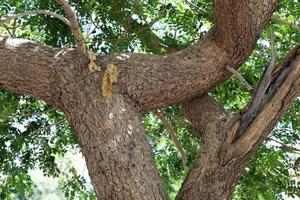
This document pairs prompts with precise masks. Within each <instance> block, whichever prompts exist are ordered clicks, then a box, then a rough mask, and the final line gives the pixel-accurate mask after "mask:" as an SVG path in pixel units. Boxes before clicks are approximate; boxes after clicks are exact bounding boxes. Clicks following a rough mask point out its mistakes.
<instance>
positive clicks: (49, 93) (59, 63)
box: [0, 37, 75, 108]
mask: <svg viewBox="0 0 300 200" xmlns="http://www.w3.org/2000/svg"><path fill="white" fill-rule="evenodd" d="M74 57H75V55H74V51H73V53H72V52H70V51H69V50H68V51H66V52H64V51H63V50H61V49H57V48H52V47H48V46H42V45H38V44H36V43H33V42H31V41H28V40H24V39H10V38H6V37H0V87H2V88H4V89H7V90H10V91H14V92H17V93H22V94H27V95H31V96H33V97H36V98H39V99H42V100H45V101H47V102H49V103H51V104H53V105H56V106H57V107H59V108H60V107H61V106H62V105H61V98H60V95H61V89H62V86H63V84H64V83H72V82H73V80H72V78H70V77H67V73H66V72H67V70H69V68H71V67H72V66H73V61H72V60H73V59H74ZM68 74H70V75H71V74H72V73H71V72H68Z"/></svg>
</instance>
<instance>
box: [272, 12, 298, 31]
mask: <svg viewBox="0 0 300 200" xmlns="http://www.w3.org/2000/svg"><path fill="white" fill-rule="evenodd" d="M271 20H272V21H274V22H277V23H279V24H283V25H287V26H289V27H291V28H294V29H296V30H297V31H300V26H299V25H297V24H294V23H291V22H289V21H287V20H284V19H281V18H279V17H278V16H276V15H273V16H272V17H271Z"/></svg>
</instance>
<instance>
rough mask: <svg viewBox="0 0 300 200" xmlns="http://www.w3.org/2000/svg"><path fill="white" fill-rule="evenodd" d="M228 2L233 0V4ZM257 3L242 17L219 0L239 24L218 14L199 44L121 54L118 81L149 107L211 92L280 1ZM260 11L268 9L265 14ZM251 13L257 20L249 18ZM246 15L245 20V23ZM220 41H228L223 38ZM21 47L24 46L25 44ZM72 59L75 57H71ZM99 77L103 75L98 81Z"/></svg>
mask: <svg viewBox="0 0 300 200" xmlns="http://www.w3.org/2000/svg"><path fill="white" fill-rule="evenodd" d="M256 1H257V2H260V1H259V0H256ZM256 1H255V2H256ZM226 2H227V1H226ZM228 2H231V1H228ZM228 2H227V4H231V3H228ZM241 2H243V1H236V2H235V3H236V4H237V5H239V4H241ZM252 3H253V2H252V1H251V3H249V5H243V6H242V7H241V5H239V7H238V8H239V9H240V10H237V12H238V13H242V15H241V16H242V18H240V16H234V17H232V16H231V15H232V13H233V12H231V9H226V8H228V5H227V4H226V6H225V7H224V8H223V9H222V5H219V3H216V11H217V12H221V13H223V14H224V13H227V14H228V15H229V16H230V18H228V19H227V18H226V19H227V20H231V21H230V22H231V23H234V25H232V24H231V25H230V24H229V25H230V26H229V25H228V23H229V22H228V21H226V20H220V19H218V18H216V20H217V23H216V26H215V27H214V28H213V29H212V30H211V31H210V32H209V33H208V35H207V36H206V37H205V38H204V39H203V40H202V41H200V42H199V43H198V44H196V45H194V46H191V47H189V48H187V49H185V50H183V51H180V52H177V53H174V54H170V55H167V56H153V55H147V56H146V55H142V54H119V55H117V54H116V55H115V58H114V60H113V62H114V64H115V66H116V67H117V68H118V71H119V72H120V73H119V76H118V78H119V79H118V83H117V84H116V85H115V87H116V88H118V90H119V91H120V92H121V93H123V94H126V95H128V96H130V97H131V98H132V99H133V100H134V101H135V102H137V103H138V104H139V106H140V107H141V108H142V110H143V111H149V110H153V109H156V108H160V107H164V106H167V105H172V104H178V103H180V102H183V101H184V100H186V99H190V98H191V97H194V96H197V95H200V94H203V93H205V92H207V91H208V90H209V89H211V88H213V87H215V86H216V85H218V84H219V83H221V82H222V81H224V80H226V79H227V78H228V77H229V76H230V73H229V72H228V71H227V70H226V67H225V66H227V65H229V66H230V67H233V68H237V67H238V64H239V63H241V62H242V61H244V60H245V59H246V58H247V56H248V55H249V54H250V52H251V51H252V49H253V48H254V45H255V42H256V39H257V37H258V35H259V34H260V31H261V30H262V28H263V26H264V24H265V23H266V21H267V20H268V18H269V17H270V16H271V15H272V12H273V11H274V9H275V7H276V3H274V2H271V1H268V2H267V3H266V5H265V4H264V6H258V5H260V4H259V3H257V4H256V6H253V5H252ZM249 10H250V11H251V12H250V11H249ZM260 13H265V14H263V15H259V14H260ZM248 15H249V17H251V19H252V20H248V19H247V18H246V17H247V16H248ZM216 17H219V16H218V15H217V16H216ZM244 18H245V19H244ZM243 20H244V22H243V23H241V21H243ZM70 21H71V19H70ZM71 24H72V23H71ZM226 25H228V26H227V27H226V29H225V28H224V29H223V28H222V27H225V26H226ZM219 26H220V28H219ZM218 30H219V31H220V32H218ZM78 31H79V30H78ZM226 32H228V33H232V34H233V35H234V36H236V37H238V38H228V37H229V35H230V34H229V35H227V34H226V38H224V37H225V36H224V34H225V33H226ZM217 33H218V34H217ZM227 36H228V37H227ZM241 38H242V41H240V40H241ZM220 41H222V42H223V43H222V44H221V43H220ZM19 48H21V47H19ZM45 48H46V47H45ZM47 48H49V47H47ZM27 50H28V49H27ZM20 51H24V50H21V49H20ZM226 52H227V53H226ZM241 52H242V53H241ZM26 54H27V53H25V56H26ZM109 58H110V57H109V56H105V55H99V56H98V59H97V60H98V61H97V62H98V63H97V64H98V65H99V66H106V64H107V63H108V62H109ZM66 62H70V63H72V62H73V61H72V60H71V59H70V60H68V61H66ZM58 65H59V63H58ZM84 68H86V66H82V69H81V70H82V71H84V70H85V69H84ZM79 71H80V70H79ZM99 78H100V77H99ZM98 81H100V79H97V80H96V81H95V82H98Z"/></svg>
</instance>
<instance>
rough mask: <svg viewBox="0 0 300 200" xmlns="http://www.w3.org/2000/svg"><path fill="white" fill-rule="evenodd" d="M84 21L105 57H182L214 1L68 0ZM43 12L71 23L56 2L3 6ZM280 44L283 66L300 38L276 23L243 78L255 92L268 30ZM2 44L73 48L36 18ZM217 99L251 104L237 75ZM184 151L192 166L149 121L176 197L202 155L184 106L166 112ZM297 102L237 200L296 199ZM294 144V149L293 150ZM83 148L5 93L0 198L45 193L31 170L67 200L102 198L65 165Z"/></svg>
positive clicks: (49, 111) (282, 12)
mask: <svg viewBox="0 0 300 200" xmlns="http://www.w3.org/2000/svg"><path fill="white" fill-rule="evenodd" d="M69 2H70V4H71V5H72V7H73V8H74V10H76V14H77V16H78V17H79V21H80V25H81V27H82V32H83V36H84V38H85V40H86V43H87V47H88V48H89V49H91V50H93V51H95V52H98V53H111V52H140V53H148V54H165V53H167V52H174V51H177V50H180V49H183V48H185V47H187V46H189V45H192V44H194V43H195V42H197V41H198V40H199V39H201V38H202V37H203V36H204V35H205V34H206V32H207V31H208V29H209V28H210V27H211V26H213V17H212V16H213V8H212V3H211V1H208V0H132V1H121V0H113V1H110V0H101V1H96V0H70V1H69ZM38 9H46V10H51V11H54V12H57V13H59V14H61V15H64V13H63V11H62V10H60V9H59V8H58V6H57V5H56V3H55V1H54V0H47V1H44V0H22V1H21V0H0V16H6V15H10V14H13V13H20V12H24V11H28V10H38ZM275 14H276V15H277V16H280V18H282V19H285V20H287V21H289V22H293V23H299V19H300V6H299V1H297V0H294V1H292V0H283V1H281V4H280V6H279V8H278V10H277V12H276V13H275ZM269 26H272V27H273V30H274V33H275V37H276V45H275V47H276V53H277V57H278V60H280V58H282V57H283V56H284V55H285V54H286V53H287V52H288V51H289V50H290V49H291V48H292V47H294V46H295V45H296V44H297V42H299V41H300V34H299V32H297V31H296V30H294V29H293V28H291V27H288V26H286V25H280V24H277V23H275V22H272V21H270V22H269V23H268V24H267V27H266V28H265V30H264V31H263V32H262V34H261V37H260V39H259V40H258V42H257V46H256V49H255V50H254V51H253V53H252V55H251V56H250V58H249V59H248V60H247V61H246V62H245V63H244V64H243V65H242V67H241V68H240V69H239V71H240V72H241V73H242V74H243V76H244V77H245V79H246V80H247V81H248V82H249V83H250V84H251V85H253V86H255V85H256V84H257V82H258V80H259V78H260V76H261V74H262V72H263V69H264V67H265V66H266V65H267V64H268V61H269V60H270V55H271V53H270V51H271V50H270V43H269V31H268V27H269ZM0 34H1V35H4V36H11V37H19V38H27V39H31V40H34V41H37V42H40V43H43V44H47V45H52V46H56V47H72V46H73V44H74V39H73V36H72V34H71V31H70V29H69V28H68V27H66V25H65V24H63V23H62V22H60V21H58V20H57V19H54V18H52V17H49V16H44V15H38V16H32V17H26V18H19V19H17V20H14V21H11V22H8V23H5V24H3V25H1V26H0ZM210 94H211V95H212V96H213V97H214V98H215V99H216V100H218V101H219V102H220V103H221V104H222V105H223V106H224V107H225V108H226V109H227V110H228V111H229V112H238V111H239V110H240V109H242V108H243V107H244V106H245V105H246V103H247V102H248V101H249V99H250V98H251V95H250V93H249V92H248V91H247V90H246V89H245V88H244V87H243V86H242V85H241V84H240V82H239V81H238V80H237V79H236V78H235V77H234V76H233V77H232V78H231V79H229V80H228V81H226V82H224V83H223V84H221V85H219V86H218V87H217V88H215V89H214V90H212V91H211V92H210ZM162 113H163V115H164V116H165V117H166V119H167V120H168V121H169V122H170V123H171V124H172V125H173V127H174V129H175V131H176V133H177V137H178V139H179V140H180V142H181V143H182V146H183V148H184V149H185V151H186V152H187V157H188V159H187V163H186V165H184V164H183V162H182V160H181V158H180V155H179V153H178V151H177V149H176V147H175V146H174V143H173V141H172V140H171V139H170V136H169V133H168V132H167V131H166V130H165V129H164V127H163V126H162V125H161V124H160V121H159V120H158V118H157V117H156V116H155V115H154V114H153V113H147V114H146V115H145V116H144V117H143V123H144V126H145V128H146V131H147V136H148V139H149V142H150V144H151V146H152V149H153V153H154V155H155V160H156V164H157V167H158V170H159V172H160V174H161V176H162V178H163V181H164V183H165V186H166V188H167V191H168V192H169V194H170V196H171V197H172V198H173V197H174V196H175V195H176V192H177V191H178V189H179V188H180V185H181V183H182V182H183V180H184V177H185V176H186V174H187V171H188V169H189V167H191V166H192V164H193V161H194V160H195V159H196V157H197V150H198V149H199V147H200V146H201V140H200V139H199V138H196V137H195V136H194V134H193V133H194V130H193V128H192V127H191V126H190V124H189V123H188V122H187V121H186V119H185V118H184V116H183V114H182V113H181V112H180V109H179V107H177V106H175V107H167V108H164V109H162ZM299 130H300V98H298V99H297V100H296V101H295V103H294V104H293V106H292V107H291V108H290V109H289V111H288V112H287V113H286V114H285V115H284V116H283V117H282V118H281V120H280V122H279V123H278V124H277V126H276V128H275V129H274V130H273V132H272V134H271V135H270V136H269V137H268V140H267V141H266V142H265V143H264V144H263V145H262V146H261V148H260V149H259V150H258V152H257V153H256V154H255V155H254V156H253V158H252V159H251V161H250V163H249V166H248V167H247V168H246V170H245V172H244V174H243V176H242V178H241V180H240V183H239V185H238V186H237V187H236V190H235V192H234V195H233V199H245V200H246V199H268V200H269V199H283V194H285V195H289V196H292V197H294V196H299V197H300V189H299V187H298V185H297V177H298V174H299V161H300V157H299V153H300V151H299V150H298V149H297V148H296V147H298V146H299V147H300V145H299ZM292 146H293V147H292ZM78 149H79V146H78V144H77V141H76V138H75V137H74V134H73V130H72V128H71V127H69V125H68V123H67V121H66V119H65V116H64V114H63V113H62V112H61V111H59V110H57V109H55V108H54V107H52V106H51V105H48V104H46V103H45V102H42V101H40V100H36V99H33V98H31V97H29V96H25V95H20V94H14V93H11V92H8V91H5V90H0V199H28V198H29V199H39V198H41V195H42V194H40V193H41V192H40V193H39V191H38V185H36V184H35V183H34V182H33V181H32V176H31V175H30V171H32V170H34V169H40V170H41V171H42V172H43V174H44V175H45V176H49V177H56V178H57V179H58V180H59V188H60V190H61V191H62V192H63V193H64V196H65V198H66V199H95V196H94V193H93V190H92V189H91V186H90V185H89V184H87V182H89V180H86V179H85V178H84V177H83V175H82V174H80V173H79V172H78V171H77V170H76V169H75V168H74V166H72V165H71V164H70V165H69V166H67V167H65V168H61V167H59V165H60V164H59V161H61V159H62V158H64V156H65V155H66V154H67V153H68V152H70V151H76V150H78Z"/></svg>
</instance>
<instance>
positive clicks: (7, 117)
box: [0, 108, 55, 120]
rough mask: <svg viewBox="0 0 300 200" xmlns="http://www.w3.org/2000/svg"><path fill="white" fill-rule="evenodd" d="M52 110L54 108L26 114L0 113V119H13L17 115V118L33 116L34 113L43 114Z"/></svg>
mask: <svg viewBox="0 0 300 200" xmlns="http://www.w3.org/2000/svg"><path fill="white" fill-rule="evenodd" d="M53 110H55V108H51V109H49V110H43V111H38V112H32V113H26V114H23V115H0V119H1V120H9V119H13V118H16V117H18V118H25V117H32V116H35V115H42V114H45V113H49V112H51V111H53Z"/></svg>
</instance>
